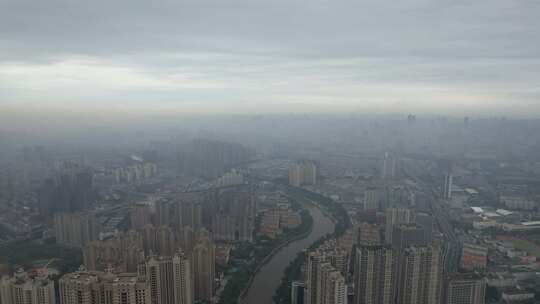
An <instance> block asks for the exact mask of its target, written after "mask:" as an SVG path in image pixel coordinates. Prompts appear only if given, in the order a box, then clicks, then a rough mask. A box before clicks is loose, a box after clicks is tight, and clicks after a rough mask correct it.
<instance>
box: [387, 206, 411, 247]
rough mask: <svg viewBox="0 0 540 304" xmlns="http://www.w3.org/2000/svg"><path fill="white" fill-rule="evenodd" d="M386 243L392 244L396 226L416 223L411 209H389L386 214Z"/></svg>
mask: <svg viewBox="0 0 540 304" xmlns="http://www.w3.org/2000/svg"><path fill="white" fill-rule="evenodd" d="M385 221H386V227H385V231H384V233H385V243H386V244H392V232H393V227H394V225H399V224H409V223H412V222H413V221H414V213H413V212H412V211H411V210H409V209H399V208H388V209H386V212H385Z"/></svg>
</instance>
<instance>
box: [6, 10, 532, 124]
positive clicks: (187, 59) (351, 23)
mask: <svg viewBox="0 0 540 304" xmlns="http://www.w3.org/2000/svg"><path fill="white" fill-rule="evenodd" d="M538 16H540V2H538V1H536V0H517V1H507V0H477V1H462V0H458V1H450V0H440V1H434V0H430V1H428V0H404V1H398V3H393V2H383V1H364V0H362V1H347V0H344V1H322V0H314V1H300V0H292V1H291V0H289V1H283V0H274V1H253V0H251V1H236V0H229V1H208V0H197V1H168V0H166V1H158V2H148V1H140V0H129V1H128V0H117V1H103V0H97V1H82V2H80V1H76V2H74V1H68V0H49V1H30V0H12V1H6V0H0V106H1V105H2V104H5V105H7V104H9V105H10V107H21V108H24V107H47V106H52V105H54V106H55V107H59V108H61V107H88V106H92V107H107V106H111V105H116V106H125V107H130V106H134V107H135V106H136V107H140V108H145V107H146V108H154V109H155V108H163V109H167V110H171V109H174V110H178V111H193V112H267V111H271V112H288V111H300V112H311V111H317V112H327V111H332V112H339V111H375V112H403V111H407V112H409V111H415V112H448V113H465V114H467V113H489V114H491V113H505V114H508V113H515V114H523V113H527V114H534V115H536V114H538V112H537V111H540V18H538Z"/></svg>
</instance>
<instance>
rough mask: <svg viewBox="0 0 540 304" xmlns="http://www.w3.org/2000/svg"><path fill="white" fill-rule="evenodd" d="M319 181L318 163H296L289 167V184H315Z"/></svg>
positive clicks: (297, 185)
mask: <svg viewBox="0 0 540 304" xmlns="http://www.w3.org/2000/svg"><path fill="white" fill-rule="evenodd" d="M316 183H317V165H316V164H315V163H314V162H311V161H302V162H297V163H294V164H293V165H292V166H291V167H290V168H289V184H290V185H292V186H295V187H300V186H302V185H315V184H316Z"/></svg>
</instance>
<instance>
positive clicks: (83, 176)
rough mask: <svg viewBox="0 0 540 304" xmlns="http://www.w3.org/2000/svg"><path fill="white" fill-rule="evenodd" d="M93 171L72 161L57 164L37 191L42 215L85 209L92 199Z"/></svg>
mask: <svg viewBox="0 0 540 304" xmlns="http://www.w3.org/2000/svg"><path fill="white" fill-rule="evenodd" d="M93 177H94V175H93V172H92V171H91V170H90V169H88V168H85V167H83V166H81V165H80V164H78V163H74V162H63V163H61V164H60V165H58V169H57V172H56V173H55V174H54V176H52V177H50V178H48V179H46V180H45V182H44V183H43V185H42V186H41V188H40V189H39V191H38V199H39V209H40V213H41V214H42V215H46V216H52V215H54V214H55V213H57V212H75V211H80V210H84V209H87V208H89V207H90V206H91V204H92V203H93V200H94V193H93Z"/></svg>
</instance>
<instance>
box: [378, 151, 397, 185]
mask: <svg viewBox="0 0 540 304" xmlns="http://www.w3.org/2000/svg"><path fill="white" fill-rule="evenodd" d="M398 169H399V168H398V158H397V157H396V156H394V155H391V154H390V153H388V152H386V153H384V158H383V164H382V170H381V177H382V178H383V179H394V178H396V175H397V172H398Z"/></svg>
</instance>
